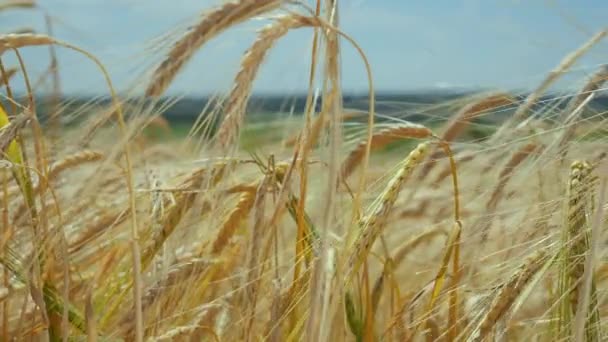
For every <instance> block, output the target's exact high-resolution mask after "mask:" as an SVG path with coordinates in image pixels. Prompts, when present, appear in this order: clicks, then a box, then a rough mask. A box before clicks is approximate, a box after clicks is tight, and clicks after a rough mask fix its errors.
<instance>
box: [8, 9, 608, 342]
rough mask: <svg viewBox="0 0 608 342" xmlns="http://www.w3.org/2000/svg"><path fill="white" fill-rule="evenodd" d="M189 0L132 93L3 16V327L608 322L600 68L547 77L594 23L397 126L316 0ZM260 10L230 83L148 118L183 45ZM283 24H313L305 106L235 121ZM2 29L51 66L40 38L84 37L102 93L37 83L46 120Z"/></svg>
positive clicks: (459, 333)
mask: <svg viewBox="0 0 608 342" xmlns="http://www.w3.org/2000/svg"><path fill="white" fill-rule="evenodd" d="M36 5H37V4H36V3H35V2H34V1H4V2H3V3H2V4H1V5H0V11H7V12H8V11H10V10H11V9H13V8H17V7H18V8H26V9H27V8H31V9H32V10H33V9H35V7H36ZM201 11H203V14H202V15H201V16H200V18H199V21H198V23H196V25H193V26H191V27H190V28H188V29H187V30H186V31H185V32H179V34H176V35H175V36H174V37H173V36H170V37H172V38H166V41H163V43H162V44H161V45H162V46H160V47H159V51H160V52H158V56H157V57H158V59H159V62H158V63H157V64H156V65H154V66H153V67H152V68H150V70H149V72H148V73H147V75H148V76H147V78H146V80H145V81H142V82H141V84H140V85H139V86H140V87H143V88H144V91H143V94H144V95H141V96H140V95H137V96H136V95H128V96H126V95H120V94H119V93H117V91H116V90H115V89H116V88H115V87H116V86H117V85H115V84H114V83H113V81H112V79H113V78H112V75H111V74H109V73H108V72H107V71H106V67H105V66H104V64H103V62H102V61H100V60H98V59H97V58H96V57H95V56H94V55H92V54H91V53H89V52H87V51H86V50H83V49H81V48H80V47H78V46H76V45H74V44H71V43H70V42H67V41H62V40H59V39H56V38H55V37H53V36H52V35H51V34H47V33H38V32H30V31H20V32H17V33H6V34H2V35H0V54H2V55H14V56H16V59H17V61H18V63H17V64H16V65H5V64H4V62H3V61H2V59H0V73H1V75H2V81H3V82H2V88H3V90H2V108H1V109H0V127H1V128H0V147H1V148H2V159H1V160H0V180H1V184H0V188H1V191H0V206H1V209H0V211H1V213H2V214H1V216H2V218H1V220H2V224H1V227H2V228H1V229H0V269H1V270H0V316H1V317H2V318H1V327H2V328H1V329H0V340H2V341H12V340H15V341H21V340H25V341H84V340H86V341H266V340H270V341H603V340H605V339H606V338H608V337H607V336H608V334H607V329H608V327H607V324H608V322H607V321H606V318H607V317H608V298H607V295H608V261H607V260H608V259H607V257H608V255H607V254H606V248H603V247H605V245H606V242H605V241H606V239H607V238H608V231H607V230H608V215H606V214H605V211H606V209H608V201H607V199H606V196H607V195H608V185H607V184H608V162H607V160H606V155H607V153H608V132H607V129H608V126H607V124H608V116H606V113H605V112H603V111H601V110H597V109H595V108H593V106H591V105H590V103H591V102H592V100H593V99H594V98H596V97H598V96H600V95H601V92H602V90H604V89H605V88H604V87H605V81H607V80H608V69H607V68H606V67H605V66H602V67H600V68H598V69H597V71H596V72H595V73H594V74H593V75H592V76H591V77H589V78H588V79H582V80H580V81H581V86H580V89H579V90H578V91H577V92H570V93H568V94H565V95H560V96H549V98H548V99H547V97H546V95H548V93H547V91H548V89H549V88H550V87H551V85H552V84H553V83H554V82H556V80H557V79H558V78H560V77H561V76H562V75H563V74H565V73H567V72H568V71H569V70H570V69H571V68H572V66H573V65H574V64H575V63H576V62H577V60H578V59H580V58H581V57H582V56H583V55H585V54H586V53H587V52H588V50H590V49H591V48H592V47H593V46H595V45H597V44H601V42H602V41H603V39H605V36H606V34H607V33H608V31H601V32H598V33H597V34H595V35H594V36H592V37H591V38H590V39H589V40H588V41H587V42H581V45H580V48H579V49H578V50H576V51H573V52H572V53H571V54H569V55H567V56H564V59H563V60H562V62H561V63H560V64H559V65H557V66H556V67H555V69H554V70H553V71H552V72H550V73H549V74H548V75H547V76H546V78H545V79H544V80H543V82H541V84H539V85H538V86H537V87H536V88H535V89H534V90H533V91H532V92H530V93H527V94H524V95H522V94H516V93H510V92H507V91H502V92H498V91H493V92H483V93H478V94H471V95H467V96H462V97H459V98H457V99H455V100H451V101H446V102H445V103H441V104H438V105H432V106H431V105H428V106H421V107H420V108H419V110H420V112H421V113H422V114H423V115H427V116H428V117H429V118H431V117H433V118H435V119H433V121H430V120H427V121H425V120H422V121H421V122H411V121H408V120H407V118H404V117H399V116H392V117H388V118H387V117H385V116H382V115H381V113H376V101H375V96H376V93H375V89H374V83H373V79H374V78H373V67H374V66H373V65H371V64H370V63H368V59H367V57H366V52H365V50H364V49H362V48H360V47H359V45H358V44H357V41H356V40H354V39H352V38H351V37H350V36H349V34H348V32H344V31H342V30H341V29H340V25H339V20H338V19H339V13H338V6H337V4H336V1H334V0H317V1H313V2H310V3H309V2H300V1H283V0H231V1H227V2H220V1H218V3H217V5H216V6H215V7H212V8H207V9H204V8H201ZM260 17H263V18H265V19H266V20H267V21H268V25H266V26H264V27H263V28H262V29H261V30H259V32H258V33H257V38H256V39H255V40H254V41H252V42H251V45H250V47H249V48H248V49H247V50H246V51H245V52H244V54H243V56H242V59H241V63H240V66H239V68H238V70H234V74H233V76H232V77H233V81H232V88H231V89H230V91H229V92H227V93H226V94H223V95H222V96H220V97H218V98H217V99H215V101H212V102H210V105H209V106H208V107H207V108H204V109H202V113H201V115H200V117H199V118H198V119H197V121H196V122H194V123H192V124H191V125H190V126H189V131H188V133H187V134H184V135H183V136H179V137H178V138H177V139H157V138H154V137H151V136H150V135H149V134H147V132H148V131H149V130H150V129H160V130H161V131H171V129H172V127H171V123H170V122H168V121H167V120H166V119H165V118H164V117H163V116H162V114H163V108H165V106H163V105H161V106H160V108H159V106H156V104H158V103H161V102H160V101H161V100H162V99H163V95H164V94H165V92H166V91H167V89H168V88H169V87H170V85H171V83H172V82H173V81H174V80H175V79H176V78H179V77H180V75H181V71H182V70H183V68H184V66H185V65H187V63H188V62H189V61H190V60H191V59H192V57H193V56H194V55H195V54H196V53H197V51H198V50H199V49H201V48H202V47H203V46H204V45H205V44H207V43H208V42H209V41H211V40H214V39H222V34H223V33H224V31H226V30H227V29H229V28H231V27H233V26H236V25H239V24H241V23H244V22H247V21H251V20H256V19H258V18H260ZM296 29H299V30H308V31H307V32H310V35H311V37H312V40H311V41H312V47H311V55H310V56H308V57H307V58H308V60H309V61H310V63H309V64H310V79H309V87H308V94H307V98H306V106H305V109H304V111H303V112H302V113H297V114H301V115H294V116H289V117H287V116H282V115H277V116H274V117H273V118H272V119H267V120H266V121H262V122H261V123H260V122H252V121H251V120H248V115H251V114H250V107H249V106H248V104H249V101H250V99H251V96H252V92H253V82H254V81H255V79H256V77H257V76H258V73H259V71H260V67H261V66H262V65H263V63H264V62H265V58H266V56H267V55H268V53H269V52H270V51H271V50H272V49H273V47H274V46H275V45H276V44H277V43H278V42H279V41H280V40H281V39H282V38H283V37H285V36H286V35H289V34H290V33H291V31H293V30H296ZM346 45H347V46H349V47H351V48H354V49H355V51H357V53H358V54H359V57H360V60H361V61H362V62H363V63H362V64H361V65H363V68H364V70H363V71H364V72H365V74H366V75H367V77H368V86H369V89H368V93H367V102H366V103H367V105H368V108H367V110H365V111H353V110H352V109H351V108H347V107H345V106H344V101H343V96H344V95H343V92H342V82H341V74H340V73H341V67H340V61H341V58H340V57H341V55H340V52H341V48H342V46H346ZM49 47H51V49H50V50H49ZM23 48H28V49H40V51H41V52H40V53H49V52H50V57H49V59H50V60H51V64H50V66H49V73H48V77H51V78H54V79H55V80H56V81H57V80H58V77H59V76H58V74H57V70H56V68H54V67H53V66H54V65H56V56H55V52H54V50H55V49H69V50H72V51H74V52H75V53H77V54H79V55H81V56H82V59H83V60H88V61H90V63H93V64H94V65H96V67H97V68H98V71H99V73H100V74H101V75H103V76H104V80H105V82H106V85H107V88H106V89H107V94H106V95H107V96H108V98H109V99H110V100H109V101H108V102H107V103H106V102H104V103H98V102H95V101H91V103H90V106H81V107H78V108H76V109H74V108H73V107H70V106H69V99H65V98H63V97H61V96H60V94H59V93H58V92H57V93H56V94H54V95H53V99H54V101H52V107H51V110H50V114H49V116H48V118H44V120H43V119H42V118H41V115H40V113H39V110H38V109H37V108H38V107H37V102H36V99H37V97H36V96H35V95H36V87H35V84H33V83H30V82H33V78H34V76H33V75H28V72H27V71H28V62H27V60H26V59H23V58H21V54H20V51H21V49H23ZM53 61H54V62H53ZM14 75H20V76H21V77H22V79H23V80H25V85H26V89H27V94H26V96H16V95H15V94H14V92H13V90H12V87H11V85H12V84H13V83H14V77H13V76H14ZM315 84H322V87H321V88H320V89H316V88H315V86H314V85H315ZM439 112H442V113H448V115H447V116H445V117H441V118H440V119H437V116H436V114H437V113H439ZM494 117H499V118H501V119H500V120H491V121H484V119H488V118H494ZM68 119H70V120H72V121H71V123H70V124H66V123H65V122H66V120H68ZM68 121H69V120H68ZM488 122H490V123H488ZM480 129H483V131H484V132H485V134H483V136H479V135H475V134H473V131H475V130H477V131H479V130H480ZM252 132H253V133H252ZM277 132H280V134H277ZM245 138H246V139H245ZM245 141H246V142H245Z"/></svg>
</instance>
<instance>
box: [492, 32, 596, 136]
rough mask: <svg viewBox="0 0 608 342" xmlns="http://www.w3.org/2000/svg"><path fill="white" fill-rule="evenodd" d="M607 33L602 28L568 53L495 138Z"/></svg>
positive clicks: (526, 110) (504, 132)
mask: <svg viewBox="0 0 608 342" xmlns="http://www.w3.org/2000/svg"><path fill="white" fill-rule="evenodd" d="M606 34H608V30H602V31H600V32H598V33H597V34H595V35H594V36H593V37H591V39H589V40H588V41H587V42H585V44H583V45H582V46H581V47H580V48H578V49H577V50H576V51H574V52H572V53H571V54H569V55H567V56H566V57H565V58H564V59H563V60H562V61H561V63H560V64H559V65H558V66H557V67H556V68H555V69H553V70H552V71H551V72H550V73H549V74H548V75H547V77H546V78H545V79H544V80H543V81H542V82H541V84H540V85H539V86H538V87H537V88H536V89H535V90H534V91H533V92H532V93H530V94H529V95H528V96H527V97H526V99H525V100H524V102H523V103H522V104H521V105H520V106H519V107H518V108H517V110H516V111H515V113H513V116H512V117H511V118H510V119H509V121H508V122H506V123H505V124H503V125H502V126H501V127H500V129H499V130H498V131H497V132H496V134H495V135H494V138H493V139H498V138H500V137H502V136H503V135H504V134H506V132H507V131H508V129H509V128H511V127H512V125H513V123H517V122H518V121H520V120H521V119H523V118H524V117H525V116H526V114H528V111H529V110H530V109H531V108H532V106H533V105H534V104H535V103H536V102H537V101H538V100H539V99H540V97H541V96H542V95H543V94H544V93H545V92H546V91H547V90H548V89H549V87H550V86H551V85H552V84H553V83H554V82H555V81H556V80H557V79H558V78H559V77H560V76H561V75H563V74H564V73H566V72H567V71H568V70H570V68H571V67H572V66H573V65H574V63H575V62H576V61H577V60H578V59H579V58H581V57H582V56H583V55H584V54H585V53H587V51H589V50H590V49H591V48H592V47H593V46H594V45H596V44H597V43H598V42H599V41H600V40H602V39H603V38H604V37H605V36H606Z"/></svg>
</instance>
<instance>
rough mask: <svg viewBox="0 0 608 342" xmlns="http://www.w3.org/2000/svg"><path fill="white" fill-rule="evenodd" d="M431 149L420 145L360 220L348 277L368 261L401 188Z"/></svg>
mask: <svg viewBox="0 0 608 342" xmlns="http://www.w3.org/2000/svg"><path fill="white" fill-rule="evenodd" d="M428 149H429V143H426V142H424V143H421V144H419V145H418V146H417V147H416V148H415V149H414V150H412V152H410V154H409V155H408V156H407V158H405V160H404V161H403V162H402V164H403V165H402V166H401V168H400V169H399V171H398V172H397V173H396V174H395V176H393V178H392V179H391V180H390V181H389V183H388V184H387V186H386V188H385V189H384V191H383V192H382V194H381V195H380V196H379V197H378V199H377V201H376V203H374V204H372V208H371V212H370V213H369V214H367V215H365V216H364V217H363V218H362V219H360V220H359V229H360V232H359V236H358V237H357V239H356V240H355V243H354V245H353V247H352V248H351V249H350V251H349V254H350V256H349V258H348V269H347V270H348V271H347V275H348V276H347V277H351V276H353V274H355V273H356V272H357V271H358V270H359V267H360V266H361V264H362V263H363V262H365V260H366V259H367V255H368V253H369V251H370V250H371V248H372V246H373V244H374V242H375V241H376V238H377V237H378V236H379V235H380V233H382V230H383V229H384V225H385V222H386V218H387V217H388V215H389V214H390V211H391V210H392V208H393V205H394V204H395V201H396V200H397V196H398V195H399V192H400V191H401V187H402V186H403V184H405V182H406V181H407V179H408V178H409V176H410V175H411V174H412V171H413V170H414V168H415V167H416V166H417V165H418V163H419V162H420V161H421V160H422V159H423V158H424V156H425V155H426V153H427V151H428ZM347 279H348V278H347Z"/></svg>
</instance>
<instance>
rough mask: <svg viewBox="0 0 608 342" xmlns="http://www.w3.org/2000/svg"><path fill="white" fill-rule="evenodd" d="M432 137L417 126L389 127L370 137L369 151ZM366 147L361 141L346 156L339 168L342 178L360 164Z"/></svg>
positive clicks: (428, 130) (430, 132) (430, 133)
mask: <svg viewBox="0 0 608 342" xmlns="http://www.w3.org/2000/svg"><path fill="white" fill-rule="evenodd" d="M432 135H433V132H432V131H431V130H430V129H428V128H427V127H424V126H422V125H418V124H407V125H400V126H396V127H390V128H387V129H384V130H381V131H380V132H378V133H375V134H374V135H373V136H372V139H371V144H370V149H372V150H377V149H380V148H383V147H384V146H386V145H388V144H390V143H392V142H395V141H398V140H401V139H427V138H430V137H431V136H432ZM367 145H368V143H367V140H364V141H361V142H360V143H359V144H358V145H357V147H356V148H355V149H354V150H352V151H351V152H350V153H349V154H348V156H347V157H346V159H345V160H344V162H343V163H342V166H341V170H342V171H341V173H342V178H344V179H345V178H347V177H348V176H349V175H350V174H351V173H352V172H353V171H354V170H355V169H356V168H357V166H358V165H359V164H360V163H361V161H362V160H363V157H364V156H365V150H366V148H367Z"/></svg>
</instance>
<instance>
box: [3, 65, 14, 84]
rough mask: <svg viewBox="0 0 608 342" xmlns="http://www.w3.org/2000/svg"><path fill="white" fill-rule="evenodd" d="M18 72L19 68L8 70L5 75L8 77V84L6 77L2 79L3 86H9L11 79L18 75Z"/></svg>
mask: <svg viewBox="0 0 608 342" xmlns="http://www.w3.org/2000/svg"><path fill="white" fill-rule="evenodd" d="M17 71H19V68H16V67H13V68H10V69H8V70H6V72H5V74H4V76H5V77H6V82H5V78H4V77H2V78H1V79H0V82H2V84H4V85H7V84H8V83H7V82H8V81H10V80H11V78H12V77H13V76H15V75H16V74H17Z"/></svg>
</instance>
